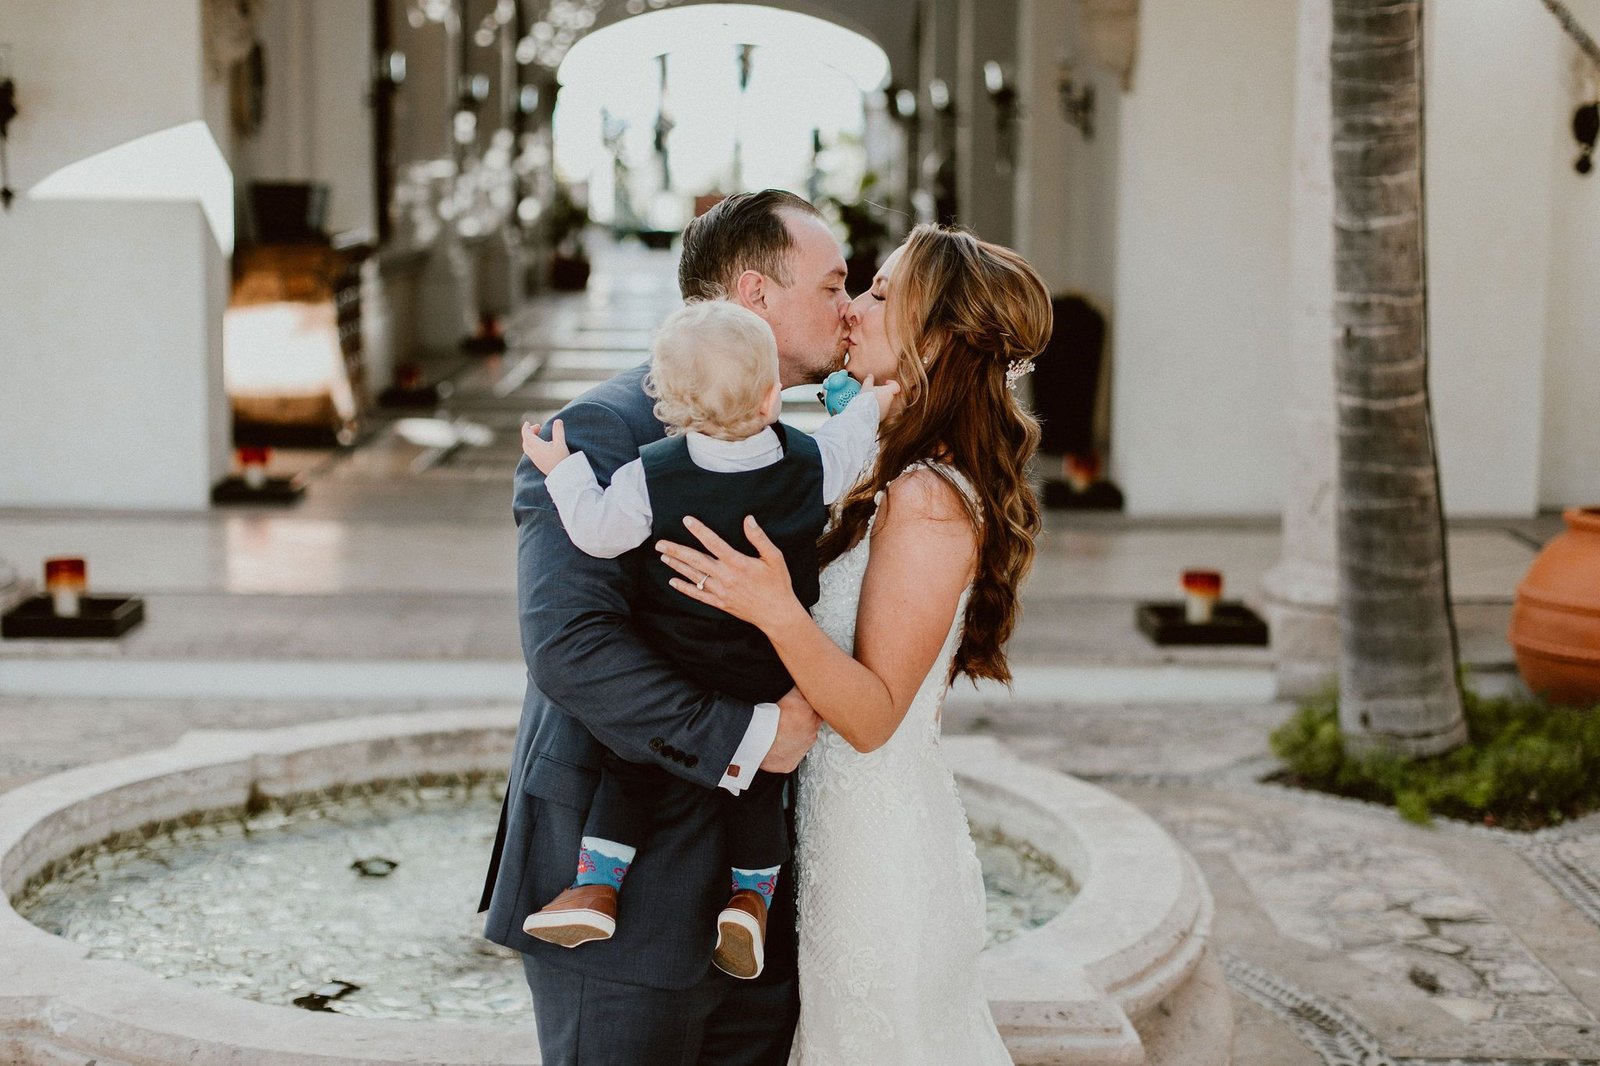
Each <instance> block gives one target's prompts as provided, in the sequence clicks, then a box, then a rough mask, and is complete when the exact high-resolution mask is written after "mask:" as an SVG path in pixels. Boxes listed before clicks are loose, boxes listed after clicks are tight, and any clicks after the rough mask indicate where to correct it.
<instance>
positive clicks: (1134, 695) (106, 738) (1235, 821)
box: [0, 248, 1600, 1066]
mask: <svg viewBox="0 0 1600 1066" xmlns="http://www.w3.org/2000/svg"><path fill="white" fill-rule="evenodd" d="M675 301H676V292H675V287H674V284H673V278H672V260H671V257H670V255H669V254H666V253H653V252H646V251H644V250H643V249H639V248H618V249H612V250H609V251H608V252H607V253H606V255H605V257H604V258H602V259H601V260H600V261H599V262H597V269H596V272H595V275H594V278H593V281H592V283H591V286H590V288H589V290H588V291H587V292H585V293H581V294H573V295H563V296H556V295H551V296H545V297H542V298H541V299H540V300H539V301H537V302H536V304H535V305H534V306H533V307H532V308H531V309H530V310H529V311H528V312H527V313H526V314H524V315H522V316H520V317H519V318H518V319H517V320H516V321H515V322H514V323H512V329H511V331H510V333H511V345H510V350H509V351H507V352H506V353H505V354H504V355H502V356H497V357H491V358H478V357H472V358H468V357H463V356H461V355H459V354H453V353H452V354H440V355H438V356H437V357H436V358H434V359H431V360H430V361H429V367H430V372H431V373H432V375H433V376H434V377H435V379H437V380H442V381H447V382H448V383H449V384H450V385H451V390H450V396H449V398H448V399H447V401H446V402H445V404H444V406H443V409H442V411H441V412H439V413H440V414H441V416H442V417H444V418H445V419H446V420H449V421H453V422H458V423H459V422H466V423H471V424H474V425H477V426H482V427H484V428H485V429H487V430H488V432H489V434H490V437H489V439H488V442H487V443H483V444H465V443H464V444H460V445H458V446H453V447H437V446H428V445H427V444H419V443H416V442H414V440H411V439H408V438H407V435H406V432H405V430H406V427H405V426H404V425H402V423H401V418H402V417H413V416H416V415H418V414H427V413H428V412H406V413H405V414H404V415H403V416H402V415H399V414H393V415H386V416H381V417H379V418H378V419H376V420H375V421H374V422H373V423H372V425H371V426H370V427H369V429H368V431H367V433H366V434H365V435H364V437H363V439H362V440H361V441H360V442H359V444H358V446H357V447H355V448H354V449H350V450H341V451H294V450H284V451H280V452H278V453H277V454H276V456H275V464H276V466H277V471H276V472H281V473H291V472H292V473H298V474H301V475H303V476H304V477H305V479H306V481H307V483H308V486H309V487H308V491H307V495H306V498H305V499H304V501H303V502H302V503H300V504H299V505H297V506H294V507H292V508H288V509H271V508H261V507H242V508H228V509H223V508H218V509H213V510H212V511H210V512H207V513H203V514H172V513H131V512H117V513H94V514H88V513H77V512H36V511H30V512H7V511H3V510H0V589H4V588H5V586H6V585H7V583H8V574H9V572H10V571H14V572H15V573H16V574H18V575H20V577H21V578H22V579H23V580H24V581H26V580H29V579H32V578H33V575H35V574H36V573H37V571H38V569H39V566H40V561H41V560H42V559H43V558H44V557H46V556H51V555H65V554H77V555H83V556H85V557H86V558H87V559H88V561H89V568H90V579H91V583H92V586H93V587H94V588H96V589H101V590H108V591H118V592H130V593H137V594H139V595H141V596H143V597H145V599H146V602H147V609H148V617H147V620H146V622H145V623H144V625H143V626H142V627H140V628H139V629H137V630H135V631H134V632H133V633H131V634H129V635H128V636H127V637H126V638H124V639H123V640H120V641H104V642H100V641H91V642H83V643H77V642H73V643H68V642H50V641H28V640H5V641H0V791H4V790H7V789H10V788H14V787H16V786H18V785H20V784H22V783H23V782H25V781H29V780H32V779H35V778H37V777H40V776H42V775H44V774H48V773H51V772H53V771H55V770H59V769H64V768H67V767H70V766H77V765H82V764H85V763H91V762H95V761H98V760H101V759H105V758H109V757H112V756H114V755H119V754H125V753H129V752H133V751H139V750H144V749H148V748H153V747H160V746H165V745H167V744H170V743H171V742H172V741H174V740H175V739H176V738H177V737H178V736H179V735H181V734H182V733H183V732H184V731H186V730H188V729H193V728H216V727H226V726H229V725H239V726H246V727H262V726H269V725H277V724H289V723H293V722H303V721H310V720H315V719H322V718H332V717H348V716H356V715H365V714H374V713H382V712H392V711H396V710H401V711H404V710H410V709H423V708H427V707H440V706H469V705H493V706H515V705H516V704H517V703H518V702H519V701H520V698H521V693H522V686H523V680H524V678H523V666H522V656H521V648H520V644H519V639H518V635H517V626H516V604H515V599H514V593H515V570H514V563H515V559H514V553H515V530H514V528H513V524H512V519H511V510H510V483H511V472H512V469H513V466H514V464H515V461H516V458H517V456H518V455H519V453H520V447H519V443H518V440H517V427H518V425H519V424H520V422H521V421H522V420H523V419H524V418H531V419H535V420H542V419H544V418H545V417H547V416H548V415H549V414H550V413H551V412H553V411H554V410H555V409H557V408H558V407H559V406H560V405H561V404H562V403H564V402H565V401H566V400H567V399H569V398H571V397H572V396H574V395H576V394H577V393H578V392H581V391H582V390H583V389H584V388H586V387H588V385H589V384H591V383H592V382H594V381H597V380H599V379H602V378H604V377H605V376H607V375H609V374H611V373H613V372H615V371H616V370H618V369H620V368H625V367H627V366H630V365H633V364H635V363H636V362H638V361H642V359H643V358H644V349H645V346H646V344H647V343H648V338H649V330H650V329H651V328H652V326H653V325H654V324H655V323H656V322H657V321H658V320H659V318H660V317H661V315H662V314H664V313H665V311H666V310H667V309H668V308H670V307H671V306H672V305H673V304H674V303H675ZM788 409H789V412H790V416H792V417H794V418H795V419H797V420H800V421H804V420H807V419H813V420H814V419H816V418H818V417H820V416H819V415H818V413H817V412H818V408H817V405H816V403H815V401H814V399H811V398H809V397H807V396H806V395H804V391H803V390H796V394H795V395H792V396H791V397H790V404H789V408H788ZM1560 527H1561V526H1560V521H1559V518H1558V517H1557V516H1553V515H1550V516H1543V517H1541V518H1538V519H1531V520H1527V521H1508V522H1489V521H1479V522H1461V523H1456V524H1454V525H1453V527H1452V529H1451V530H1450V556H1451V566H1452V586H1453V593H1454V596H1455V600H1456V614H1457V621H1458V624H1459V626H1460V629H1461V634H1462V646H1463V652H1464V657H1465V658H1466V659H1467V660H1468V661H1469V663H1471V664H1472V665H1473V666H1474V667H1475V668H1476V669H1477V670H1479V671H1480V672H1482V673H1483V674H1484V675H1486V676H1488V675H1494V674H1498V675H1500V676H1501V677H1504V676H1507V675H1508V673H1509V668H1510V663H1511V655H1510V650H1509V648H1508V647H1507V646H1506V643H1505V637H1504V634H1505V628H1506V623H1507V621H1508V619H1509V614H1510V605H1511V600H1512V592H1513V589H1514V586H1515V584H1516V582H1517V580H1518V579H1519V578H1520V577H1521V575H1522V573H1523V571H1524V570H1525V569H1526V567H1527V565H1528V563H1529V561H1530V560H1531V559H1532V557H1533V555H1534V553H1535V552H1536V551H1537V549H1538V547H1539V545H1540V544H1542V543H1543V542H1544V541H1545V540H1546V539H1548V538H1549V537H1550V536H1553V535H1554V534H1555V533H1556V532H1558V531H1559V529H1560ZM1278 553H1279V534H1278V528H1277V523H1276V522H1275V521H1269V520H1256V519H1228V520H1222V519H1218V520H1207V521H1202V520H1186V521H1158V520H1141V519H1129V518H1126V517H1123V516H1120V515H1083V514H1068V513H1064V512H1052V513H1051V514H1050V515H1049V516H1048V519H1047V529H1046V532H1045V535H1044V537H1043V538H1042V539H1041V542H1040V552H1039V558H1038V563H1037V566H1036V567H1035V570H1034V573H1033V575H1032V577H1031V578H1030V580H1029V582H1028V584H1027V586H1026V589H1025V591H1024V607H1025V613H1024V617H1023V620H1022V623H1021V626H1020V628H1019V630H1018V632H1017V634H1016V637H1015V639H1014V641H1013V652H1014V655H1015V660H1016V663H1017V665H1018V684H1017V686H1016V690H1015V691H1014V692H1013V693H1011V694H1006V693H1003V692H1001V691H997V690H994V689H979V690H976V691H974V690H970V689H958V690H957V692H956V694H955V695H954V696H953V698H952V703H951V707H950V712H949V714H948V716H947V725H946V728H947V729H950V730H954V731H962V732H986V733H990V734H992V735H995V736H998V737H999V738H1001V739H1002V740H1003V741H1004V742H1005V743H1007V744H1008V745H1010V746H1012V747H1013V748H1014V749H1015V750H1017V752H1018V753H1019V754H1020V755H1022V756H1023V757H1024V758H1027V759H1029V760H1033V761H1038V762H1040V763H1043V764H1046V765H1051V766H1055V767H1058V768H1060V769H1063V770H1066V771H1069V772H1074V773H1079V774H1082V775H1085V776H1089V777H1093V778H1095V779H1097V780H1099V781H1101V782H1103V783H1105V784H1106V785H1107V786H1108V787H1111V788H1112V789H1113V790H1115V791H1117V792H1119V793H1120V794H1122V795H1125V796H1127V797H1129V798H1131V799H1133V800H1135V801H1136V802H1138V803H1140V804H1141V805H1142V806H1145V807H1146V808H1147V809H1149V810H1151V811H1152V813H1154V814H1156V816H1157V817H1158V818H1159V819H1160V820H1162V821H1163V822H1164V823H1165V824H1166V825H1167V826H1168V828H1169V829H1170V830H1171V831H1172V832H1173V833H1174V835H1175V836H1177V837H1178V838H1179V839H1180V840H1181V841H1182V842H1184V843H1185V844H1186V845H1187V846H1189V847H1190V849H1191V850H1192V851H1193V852H1194V853H1195V854H1196V856H1197V858H1198V859H1199V861H1200V863H1201V865H1202V867H1203V868H1204V869H1205V872H1206V874H1207V877H1208V879H1209V880H1210V882H1211V884H1212V887H1213V889H1214V890H1215V892H1216V895H1217V903H1218V925H1217V938H1218V939H1217V943H1218V947H1219V950H1220V951H1221V952H1223V953H1224V956H1225V958H1226V960H1228V961H1227V967H1228V972H1229V978H1230V983H1231V984H1232V986H1233V988H1234V990H1235V992H1236V997H1235V998H1236V1006H1237V1011H1238V1019H1239V1027H1238V1034H1237V1039H1236V1045H1235V1061H1236V1062H1237V1063H1239V1064H1240V1066H1299V1064H1302V1063H1304V1064H1313V1063H1317V1062H1322V1063H1345V1062H1350V1063H1355V1062H1364V1063H1368V1064H1383V1063H1390V1064H1408V1063H1423V1062H1428V1063H1435V1064H1437V1066H1444V1064H1446V1063H1451V1062H1473V1063H1498V1062H1506V1063H1512V1062H1515V1063H1533V1062H1566V1063H1581V1062H1588V1063H1594V1062H1600V1021H1597V1020H1596V1018H1597V1012H1600V965H1597V964H1596V963H1595V962H1594V960H1596V959H1600V926H1597V924H1596V923H1597V922H1600V904H1595V905H1594V906H1593V909H1592V910H1590V909H1586V907H1588V906H1589V904H1590V903H1592V902H1593V900H1600V893H1596V892H1595V891H1594V889H1593V886H1597V885H1600V868H1596V867H1600V827H1590V828H1589V829H1588V830H1584V829H1583V828H1582V827H1572V828H1571V831H1570V838H1571V841H1572V842H1573V843H1571V845H1570V847H1569V846H1568V844H1566V843H1562V842H1561V841H1557V840H1555V839H1551V840H1549V841H1546V842H1545V844H1539V843H1536V842H1532V841H1528V840H1516V839H1512V838H1511V837H1510V835H1509V834H1487V831H1484V832H1477V833H1474V832H1470V831H1468V830H1467V829H1465V828H1461V827H1441V828H1438V829H1432V830H1429V829H1421V828H1417V827H1415V826H1409V825H1405V824H1403V823H1399V822H1398V821H1397V820H1396V819H1395V817H1394V816H1393V814H1392V813H1391V812H1388V811H1381V810H1374V809H1370V808H1365V807H1361V806H1359V805H1353V804H1342V803H1339V802H1337V801H1323V800H1322V799H1321V798H1318V797H1306V796H1302V795H1298V794H1294V793H1290V792H1287V791H1285V790H1282V789H1276V788H1271V787H1268V786H1265V785H1261V784H1260V783H1259V781H1258V779H1259V777H1261V776H1262V775H1263V774H1264V773H1265V771H1266V770H1267V769H1270V766H1271V759H1270V756H1269V754H1268V750H1267V744H1266V735H1267V733H1268V732H1269V731H1270V729H1271V728H1272V727H1273V726H1274V725H1276V724H1277V723H1278V722H1280V721H1282V720H1283V718H1284V717H1286V716H1287V714H1288V713H1289V711H1290V708H1289V707H1288V706H1286V705H1284V704H1280V703H1276V702H1274V701H1273V698H1272V687H1271V653H1270V652H1269V651H1267V650H1265V649H1253V648H1246V649H1188V650H1176V649H1163V648H1157V647H1155V646H1153V645H1152V644H1150V642H1149V641H1147V640H1146V639H1145V638H1144V637H1143V636H1142V634H1140V633H1139V632H1138V631H1137V629H1136V628H1135V627H1134V623H1133V616H1134V609H1135V605H1136V604H1137V602H1138V601H1139V600H1141V599H1148V598H1169V597H1173V596H1174V595H1175V591H1176V590H1175V586H1176V583H1177V579H1178V575H1179V572H1180V571H1181V570H1182V569H1184V568H1186V567H1197V566H1205V567H1211V568H1215V569H1220V570H1222V571H1223V572H1224V574H1225V575H1226V581H1227V585H1228V588H1227V591H1228V594H1229V596H1230V597H1237V598H1241V599H1243V600H1245V601H1247V602H1251V603H1259V600H1260V595H1261V580H1262V576H1263V574H1264V573H1265V572H1266V571H1267V570H1269V569H1270V568H1271V567H1272V566H1273V565H1274V564H1275V563H1276V562H1277V559H1278ZM23 587H24V586H23V584H22V583H21V582H17V583H12V584H11V586H10V591H9V595H10V596H11V597H14V596H16V595H17V594H18V593H19V592H20V591H21V590H22V588H23ZM1562 839H1563V840H1565V839H1567V838H1562ZM1546 844H1548V848H1547V850H1548V851H1549V854H1546V853H1545V852H1541V851H1539V849H1540V848H1541V847H1545V846H1546ZM1559 848H1567V850H1566V851H1560V852H1559V854H1558V853H1557V851H1559ZM1550 849H1556V850H1550ZM1535 853H1537V854H1535ZM1541 855H1542V856H1544V857H1543V858H1540V857H1539V856H1541ZM1552 855H1554V856H1555V857H1554V858H1552V857H1551V856H1552ZM1562 856H1565V858H1562ZM1558 860H1559V861H1558ZM1569 860H1570V861H1569ZM1561 862H1568V867H1570V869H1571V870H1574V871H1576V872H1574V873H1572V874H1571V876H1568V877H1566V878H1565V879H1564V880H1563V878H1562V877H1561V876H1558V875H1557V874H1558V873H1559V870H1560V869H1564V868H1568V867H1561V865H1560V863H1561ZM1549 871H1557V873H1556V874H1552V873H1549ZM1584 878H1588V881H1587V882H1586V881H1585V880H1584ZM1584 884H1588V885H1589V886H1591V887H1590V889H1588V890H1587V891H1589V892H1590V896H1585V895H1583V893H1584V891H1586V890H1585V889H1583V888H1582V885H1584ZM1575 885H1576V886H1578V887H1573V886H1575ZM1363 892H1365V893H1366V894H1364V895H1363V894H1362V893H1363ZM1379 894H1381V896H1382V898H1381V899H1380V898H1379ZM1591 897H1593V899H1591ZM1439 899H1447V900H1453V901H1455V903H1454V904H1452V905H1453V906H1454V907H1455V909H1454V910H1450V907H1449V906H1447V905H1445V904H1440V903H1439V902H1438V901H1439ZM1462 901H1465V903H1463V902H1462ZM1441 908H1443V909H1441ZM1446 912H1448V913H1446ZM1451 915H1454V917H1452V916H1451ZM1417 972H1421V973H1423V974H1424V975H1425V976H1424V977H1421V978H1419V977H1417V976H1416V973H1417ZM1297 997H1298V998H1297ZM1318 1012H1321V1013H1318ZM1310 1017H1319V1018H1323V1019H1328V1018H1332V1019H1334V1021H1332V1022H1328V1023H1327V1024H1325V1025H1323V1026H1322V1028H1321V1029H1317V1027H1316V1026H1311V1028H1309V1029H1308V1028H1307V1025H1306V1024H1305V1019H1307V1018H1310ZM1340 1019H1343V1020H1342V1021H1341V1020H1340ZM1319 1033H1320V1034H1321V1035H1319ZM1330 1034H1331V1035H1330ZM1351 1049H1355V1051H1352V1050H1351ZM1357 1052H1359V1054H1360V1055H1364V1056H1366V1057H1357Z"/></svg>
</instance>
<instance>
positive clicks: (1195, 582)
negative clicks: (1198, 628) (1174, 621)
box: [1183, 570, 1222, 625]
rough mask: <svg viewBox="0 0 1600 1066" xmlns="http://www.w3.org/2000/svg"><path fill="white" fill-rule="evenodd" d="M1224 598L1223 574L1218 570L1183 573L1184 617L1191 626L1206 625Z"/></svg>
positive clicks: (1186, 571) (1187, 571)
mask: <svg viewBox="0 0 1600 1066" xmlns="http://www.w3.org/2000/svg"><path fill="white" fill-rule="evenodd" d="M1221 598H1222V574H1221V573H1220V572H1219V571H1216V570H1185V571H1184V572H1183V616H1184V621H1186V622H1189V623H1190V624H1191V625H1205V624H1206V623H1207V622H1209V621H1211V612H1212V609H1213V608H1214V607H1216V605H1217V601H1218V600H1220V599H1221Z"/></svg>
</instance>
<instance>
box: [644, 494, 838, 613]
mask: <svg viewBox="0 0 1600 1066" xmlns="http://www.w3.org/2000/svg"><path fill="white" fill-rule="evenodd" d="M683 524H684V527H685V528H687V529H688V530H689V532H690V533H692V534H694V536H695V539H697V540H699V541H700V543H701V544H703V545H705V547H706V551H709V552H710V553H711V554H710V555H707V554H706V552H701V551H696V550H695V549H693V548H689V547H685V546H684V545H682V544H674V543H673V542H672V541H669V540H662V541H657V542H656V550H657V551H658V552H660V553H661V561H662V562H664V563H666V564H667V565H668V566H670V567H671V568H672V569H673V570H675V571H677V573H678V576H677V577H675V578H673V579H672V581H671V584H672V587H673V588H675V589H677V590H678V591H679V592H681V593H683V594H684V595H685V596H688V597H689V598H690V599H695V600H699V601H700V602H701V603H704V604H706V605H708V606H711V607H715V608H717V609H718V610H722V611H727V612H728V613H729V614H731V615H733V616H734V617H735V618H738V619H740V620H742V621H745V622H749V623H750V624H751V625H753V626H755V627H756V628H758V629H761V630H763V631H765V632H768V633H770V632H771V631H772V630H773V629H775V628H778V627H780V626H782V625H784V624H786V623H788V622H792V621H794V620H795V616H796V615H797V614H798V615H806V609H805V608H804V607H802V606H801V605H800V601H799V600H798V599H796V598H795V595H794V588H793V586H792V585H790V583H789V567H788V565H787V564H786V563H785V562H784V560H783V552H781V551H779V550H778V547H777V545H775V544H773V543H772V541H771V540H770V539H768V537H767V535H766V534H765V533H763V532H762V531H761V527H760V526H759V525H757V524H756V520H755V519H754V518H751V517H748V516H747V517H746V518H745V520H744V534H745V536H746V537H748V538H749V539H750V544H751V546H752V547H754V548H755V549H756V551H757V552H758V553H759V554H758V555H753V556H752V555H746V554H744V552H741V551H739V550H738V549H737V548H735V547H733V546H732V545H731V544H729V543H728V542H727V541H725V540H723V539H722V538H721V537H719V536H717V535H716V534H715V533H714V532H712V531H711V529H710V527H708V526H707V525H706V524H705V523H704V522H701V521H700V520H699V519H697V518H685V519H684V520H683ZM807 617H809V616H807Z"/></svg>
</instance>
